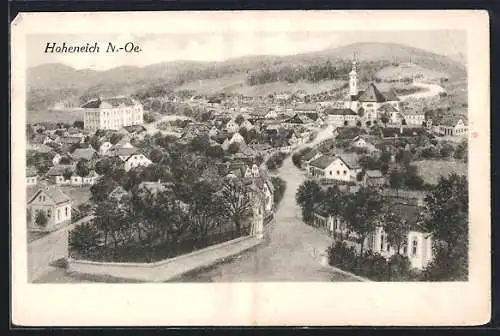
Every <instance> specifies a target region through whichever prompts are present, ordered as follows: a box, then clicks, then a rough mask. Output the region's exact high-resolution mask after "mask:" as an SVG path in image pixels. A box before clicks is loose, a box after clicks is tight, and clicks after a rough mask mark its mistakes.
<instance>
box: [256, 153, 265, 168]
mask: <svg viewBox="0 0 500 336" xmlns="http://www.w3.org/2000/svg"><path fill="white" fill-rule="evenodd" d="M262 163H264V157H263V156H262V154H260V153H259V154H257V156H256V157H255V164H256V165H257V166H258V167H260V166H261V165H262Z"/></svg>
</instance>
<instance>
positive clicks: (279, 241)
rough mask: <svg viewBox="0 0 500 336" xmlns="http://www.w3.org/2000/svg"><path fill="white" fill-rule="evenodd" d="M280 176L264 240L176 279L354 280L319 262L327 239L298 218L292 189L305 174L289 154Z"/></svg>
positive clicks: (224, 280)
mask: <svg viewBox="0 0 500 336" xmlns="http://www.w3.org/2000/svg"><path fill="white" fill-rule="evenodd" d="M280 176H281V177H282V178H283V179H285V180H286V182H287V187H286V191H285V194H284V196H283V200H282V201H281V204H280V207H279V209H278V210H277V212H276V214H275V222H274V223H271V224H269V228H268V229H266V230H267V232H266V236H267V238H266V239H267V241H266V243H264V244H263V245H261V246H258V247H256V248H255V249H254V250H252V251H248V252H246V253H243V254H241V255H239V256H237V257H235V258H233V259H232V260H231V261H228V262H227V263H221V264H219V265H217V266H214V267H212V268H209V269H206V270H202V271H199V272H196V273H194V274H191V275H189V276H184V277H183V278H181V279H179V281H193V282H231V281H357V280H355V279H353V278H351V277H348V276H346V275H343V274H339V273H336V272H335V271H333V270H331V269H330V268H329V267H327V266H326V267H325V266H323V265H322V264H321V254H323V253H324V252H325V250H326V249H327V247H328V246H329V245H330V244H331V239H330V238H329V237H328V236H327V234H326V233H324V232H321V231H318V230H317V229H314V228H312V227H310V226H308V225H306V224H304V222H302V220H301V213H300V208H299V207H298V206H297V204H296V202H295V193H296V190H297V188H298V187H299V186H300V184H301V183H302V182H303V181H304V179H305V177H304V176H303V173H302V172H301V171H300V170H299V169H297V168H296V167H295V166H294V165H293V163H292V160H291V158H290V157H288V158H287V159H286V160H285V161H284V163H283V166H282V168H281V169H280Z"/></svg>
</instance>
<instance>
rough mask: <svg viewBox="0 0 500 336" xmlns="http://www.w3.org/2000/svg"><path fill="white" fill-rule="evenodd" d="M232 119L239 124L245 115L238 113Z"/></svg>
mask: <svg viewBox="0 0 500 336" xmlns="http://www.w3.org/2000/svg"><path fill="white" fill-rule="evenodd" d="M234 121H235V122H236V123H237V124H238V125H241V124H242V123H243V122H244V121H245V117H244V116H242V115H241V114H238V116H237V117H236V118H235V119H234Z"/></svg>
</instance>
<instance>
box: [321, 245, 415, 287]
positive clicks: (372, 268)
mask: <svg viewBox="0 0 500 336" xmlns="http://www.w3.org/2000/svg"><path fill="white" fill-rule="evenodd" d="M328 263H329V264H330V265H332V266H335V267H338V268H340V269H342V270H345V271H348V272H353V273H355V274H358V275H360V276H363V277H366V278H369V279H371V280H374V281H411V280H420V276H419V275H418V274H417V273H415V272H414V271H413V270H412V269H411V264H410V261H409V260H408V258H407V257H406V256H402V255H399V254H395V255H393V256H392V257H391V258H389V260H387V259H386V258H385V257H384V256H382V255H381V254H379V253H374V252H372V251H366V252H365V253H363V256H359V255H358V254H357V253H356V251H355V250H354V248H352V247H351V248H349V247H347V245H346V244H345V243H344V242H339V241H338V242H336V243H334V244H332V245H331V246H330V247H329V248H328Z"/></svg>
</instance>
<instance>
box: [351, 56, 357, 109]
mask: <svg viewBox="0 0 500 336" xmlns="http://www.w3.org/2000/svg"><path fill="white" fill-rule="evenodd" d="M358 85H359V79H358V72H357V69H356V59H355V58H354V59H353V60H352V70H351V72H350V73H349V95H350V96H351V100H357V96H358V92H359V87H358Z"/></svg>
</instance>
